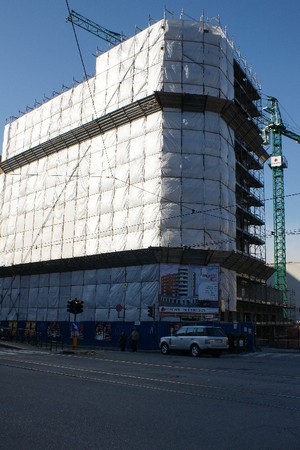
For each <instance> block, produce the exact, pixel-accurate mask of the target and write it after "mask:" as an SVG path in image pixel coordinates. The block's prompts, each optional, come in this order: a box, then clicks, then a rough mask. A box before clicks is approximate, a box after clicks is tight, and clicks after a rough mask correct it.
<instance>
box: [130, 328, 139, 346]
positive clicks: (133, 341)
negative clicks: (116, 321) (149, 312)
mask: <svg viewBox="0 0 300 450" xmlns="http://www.w3.org/2000/svg"><path fill="white" fill-rule="evenodd" d="M130 338H131V349H132V351H133V352H136V351H137V344H138V340H139V333H138V331H137V329H136V328H135V327H134V329H133V330H132V333H131V335H130Z"/></svg>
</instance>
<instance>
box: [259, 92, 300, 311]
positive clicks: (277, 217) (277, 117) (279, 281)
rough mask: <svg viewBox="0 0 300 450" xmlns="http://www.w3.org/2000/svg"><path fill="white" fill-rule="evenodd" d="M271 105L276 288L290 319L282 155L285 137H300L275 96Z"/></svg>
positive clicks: (267, 129)
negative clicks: (289, 126) (284, 118)
mask: <svg viewBox="0 0 300 450" xmlns="http://www.w3.org/2000/svg"><path fill="white" fill-rule="evenodd" d="M267 100H268V102H269V105H268V106H267V107H265V108H264V110H265V111H266V112H267V113H269V115H270V117H269V119H266V121H267V125H266V127H265V129H264V134H265V143H266V144H269V143H270V144H271V146H272V154H271V158H270V163H269V165H270V168H271V170H272V178H273V226H274V231H273V234H274V269H275V273H274V285H275V288H277V289H279V290H281V291H282V296H283V307H284V309H283V315H284V317H285V318H286V317H287V311H286V307H287V284H286V240H285V199H284V169H285V168H287V161H286V159H285V158H284V156H283V154H282V136H286V137H288V138H290V139H293V140H294V141H296V142H298V143H300V136H299V135H297V134H296V133H294V132H292V131H290V130H288V129H287V128H286V126H285V125H284V123H283V121H282V118H281V113H280V109H279V105H278V100H277V99H276V98H274V97H267Z"/></svg>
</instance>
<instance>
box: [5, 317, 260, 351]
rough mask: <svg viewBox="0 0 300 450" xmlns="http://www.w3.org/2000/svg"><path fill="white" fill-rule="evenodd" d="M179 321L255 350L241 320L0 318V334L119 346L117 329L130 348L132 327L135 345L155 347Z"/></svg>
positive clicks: (39, 341)
mask: <svg viewBox="0 0 300 450" xmlns="http://www.w3.org/2000/svg"><path fill="white" fill-rule="evenodd" d="M183 325H207V326H212V325H213V326H219V327H221V328H222V329H223V330H224V332H225V333H226V334H227V336H228V340H229V350H230V351H231V352H233V353H235V352H236V353H238V352H241V351H247V352H251V351H254V350H255V328H254V325H253V323H248V322H243V323H238V322H233V323H224V322H193V323H191V322H189V323H186V322H161V321H155V322H153V321H147V322H138V323H134V322H97V323H95V322H80V321H78V322H28V321H27V322H20V321H19V322H17V321H2V322H1V323H0V338H1V339H5V340H12V341H26V342H29V343H32V344H36V345H40V346H43V345H47V344H48V343H49V342H51V343H53V341H56V342H57V343H58V344H59V345H61V346H65V347H66V346H69V345H72V343H73V337H74V336H75V337H77V345H78V346H83V347H85V346H86V347H104V348H106V347H107V348H111V347H115V348H118V347H120V342H119V337H120V334H121V331H124V332H125V334H126V335H127V337H128V338H127V343H126V348H128V349H130V346H131V342H130V334H131V332H132V330H133V328H134V327H135V328H136V329H137V331H138V333H139V340H138V348H140V349H143V350H158V349H159V340H160V338H161V337H162V336H167V335H170V334H171V333H172V332H174V331H176V330H177V329H179V328H180V327H181V326H183Z"/></svg>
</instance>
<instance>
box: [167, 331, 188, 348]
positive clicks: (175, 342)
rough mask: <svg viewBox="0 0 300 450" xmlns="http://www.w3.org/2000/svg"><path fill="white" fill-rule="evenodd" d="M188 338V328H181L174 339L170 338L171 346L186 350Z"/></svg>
mask: <svg viewBox="0 0 300 450" xmlns="http://www.w3.org/2000/svg"><path fill="white" fill-rule="evenodd" d="M185 338H186V329H185V328H180V330H178V331H176V333H175V334H174V336H172V339H171V340H170V348H172V349H174V350H184V347H185Z"/></svg>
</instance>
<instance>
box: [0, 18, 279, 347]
mask: <svg viewBox="0 0 300 450" xmlns="http://www.w3.org/2000/svg"><path fill="white" fill-rule="evenodd" d="M260 102H261V93H260V86H259V83H258V82H257V80H256V77H255V76H254V75H253V74H252V72H251V70H249V69H248V68H247V65H246V62H245V59H244V58H242V57H241V54H240V52H239V51H237V50H236V49H235V47H234V45H233V42H232V41H231V40H230V39H229V38H228V37H227V35H226V32H225V31H224V30H223V29H222V28H221V26H220V25H219V24H216V25H215V24H213V23H209V22H205V21H186V20H173V19H172V20H167V19H163V20H161V21H159V22H157V23H155V24H154V25H152V26H149V27H148V28H147V29H145V30H143V31H141V32H139V33H138V34H136V35H135V36H133V37H131V38H129V39H126V40H124V41H123V42H120V43H119V44H117V45H115V46H114V47H113V48H111V49H110V50H109V51H107V52H105V53H103V54H102V55H100V56H98V57H97V58H96V72H95V76H93V77H91V78H89V79H87V80H85V81H84V82H82V83H80V84H78V85H76V86H74V87H72V88H71V89H69V90H67V91H65V92H63V93H61V94H60V95H57V96H56V97H54V98H53V99H51V100H49V101H47V102H45V103H44V104H42V105H40V106H39V107H37V108H35V109H33V110H32V111H31V112H29V113H27V114H25V115H23V116H21V117H19V118H18V119H16V120H13V121H11V122H10V123H9V124H7V125H6V127H5V135H4V143H3V152H2V162H1V169H2V172H3V173H2V174H1V176H0V180H1V214H2V220H1V241H0V242H1V249H0V258H1V267H0V275H1V279H0V293H1V306H0V314H1V316H0V318H1V320H2V323H4V322H8V321H9V322H10V323H14V324H20V323H23V324H24V323H26V324H27V325H26V326H29V327H35V326H37V327H39V326H40V327H41V328H43V327H44V328H45V326H46V324H50V323H51V324H52V325H53V324H54V323H55V324H56V326H58V327H60V328H61V329H63V328H64V327H68V324H69V320H70V314H69V313H68V311H67V302H68V300H70V299H74V298H78V299H81V300H82V301H84V308H83V313H82V314H81V315H80V323H81V325H82V330H83V329H84V328H85V330H90V331H89V336H90V337H91V336H92V334H93V332H92V331H91V330H92V329H93V330H95V333H94V336H93V338H95V339H99V340H106V339H107V340H108V339H112V341H114V339H115V338H116V336H117V334H118V333H119V331H120V329H122V328H124V327H127V326H132V325H133V324H135V325H138V326H140V330H141V334H142V335H143V327H144V329H145V330H147V333H148V331H149V330H150V328H149V327H150V325H151V326H152V325H153V323H154V324H155V325H156V326H158V325H159V326H161V329H162V330H164V331H165V330H166V329H167V328H166V327H167V326H168V325H169V324H170V323H172V324H174V323H175V324H176V323H177V322H178V323H179V322H180V323H182V322H186V321H189V322H191V321H193V322H200V321H208V320H214V321H221V322H224V323H225V322H234V321H237V322H254V323H255V322H259V323H263V322H264V324H265V326H266V329H268V327H269V325H271V324H272V323H277V324H279V323H281V322H282V320H283V314H282V311H283V305H282V297H281V296H280V294H279V293H278V291H276V290H274V289H272V288H270V287H266V279H267V278H269V277H270V275H271V274H272V272H273V269H272V268H271V267H269V266H267V265H266V264H265V241H264V236H265V224H264V182H263V165H264V162H265V161H266V160H267V159H268V157H269V155H268V153H267V152H266V151H265V149H264V148H263V146H262V139H261V137H260V127H259V122H260V116H261V104H260ZM149 308H150V309H149ZM71 320H72V317H71ZM34 324H36V325H34ZM14 326H15V325H14ZM47 326H48V325H47ZM158 329H159V327H158ZM260 332H261V333H262V334H264V333H265V331H264V327H262V326H261V327H260ZM86 333H87V331H86ZM147 333H146V334H147ZM149 333H150V331H149ZM158 333H159V331H158ZM82 334H84V331H82ZM145 336H146V335H145ZM145 340H146V337H145Z"/></svg>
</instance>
